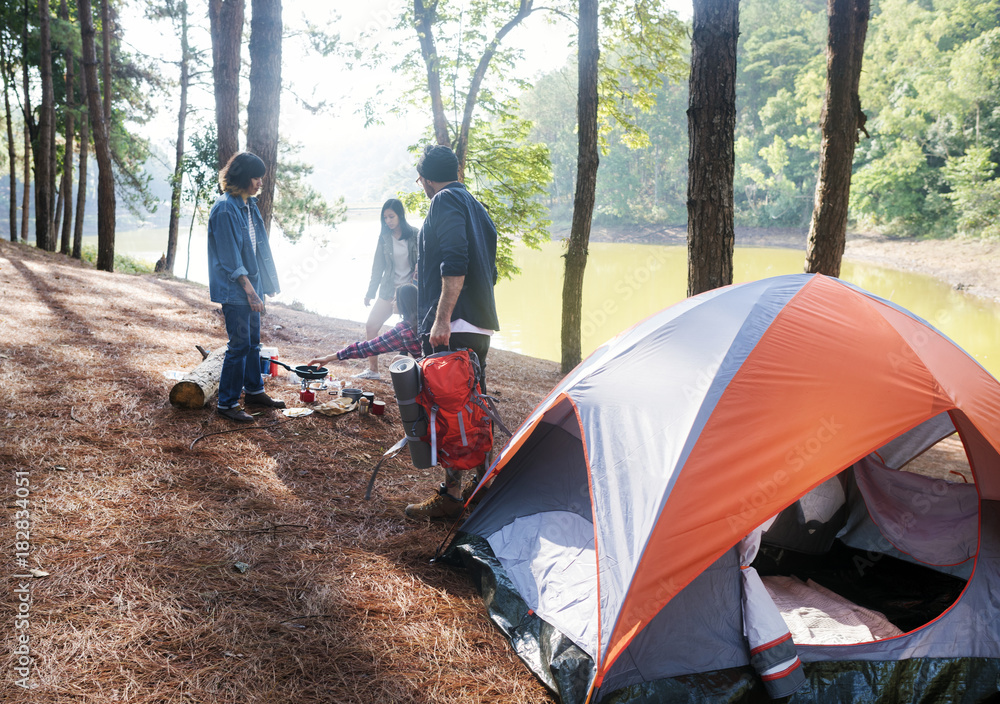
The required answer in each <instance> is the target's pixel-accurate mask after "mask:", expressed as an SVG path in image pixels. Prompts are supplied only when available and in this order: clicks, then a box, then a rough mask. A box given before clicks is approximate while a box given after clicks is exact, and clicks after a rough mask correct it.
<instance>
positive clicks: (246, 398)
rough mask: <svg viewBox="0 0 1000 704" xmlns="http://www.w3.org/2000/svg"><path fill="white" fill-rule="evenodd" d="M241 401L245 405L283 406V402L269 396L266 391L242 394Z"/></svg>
mask: <svg viewBox="0 0 1000 704" xmlns="http://www.w3.org/2000/svg"><path fill="white" fill-rule="evenodd" d="M243 403H244V404H246V405H247V406H267V407H268V408H284V407H285V402H284V401H281V400H279V399H276V398H271V397H270V396H268V395H267V393H266V392H264V391H261V392H260V393H257V394H243Z"/></svg>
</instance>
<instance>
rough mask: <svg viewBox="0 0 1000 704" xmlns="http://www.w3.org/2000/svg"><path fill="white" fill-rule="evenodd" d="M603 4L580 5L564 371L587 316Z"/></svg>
mask: <svg viewBox="0 0 1000 704" xmlns="http://www.w3.org/2000/svg"><path fill="white" fill-rule="evenodd" d="M597 2H598V0H580V29H579V31H580V40H579V43H580V46H579V68H578V72H579V90H578V94H577V124H578V126H579V130H578V151H577V175H576V198H575V200H574V202H573V224H572V226H571V229H570V235H569V244H568V246H567V249H566V273H565V276H564V277H563V295H562V303H563V310H562V371H563V373H564V374H565V373H567V372H569V371H570V370H571V369H573V367H575V366H576V365H577V364H579V363H580V358H581V347H580V345H581V341H580V330H581V321H582V317H583V316H582V310H583V275H584V271H585V270H586V268H587V249H588V245H589V244H590V222H591V219H592V218H593V214H594V196H595V192H596V188H597V167H598V165H599V163H600V154H599V152H598V145H597V101H598V98H597V65H598V59H599V58H600V48H599V46H598V41H597V38H598V37H597V17H598V13H597Z"/></svg>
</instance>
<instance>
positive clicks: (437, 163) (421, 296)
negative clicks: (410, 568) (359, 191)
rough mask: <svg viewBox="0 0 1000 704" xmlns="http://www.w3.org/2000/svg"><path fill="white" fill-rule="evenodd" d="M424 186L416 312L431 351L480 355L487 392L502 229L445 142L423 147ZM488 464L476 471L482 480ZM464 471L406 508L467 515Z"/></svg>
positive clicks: (414, 512)
mask: <svg viewBox="0 0 1000 704" xmlns="http://www.w3.org/2000/svg"><path fill="white" fill-rule="evenodd" d="M417 173H418V174H420V177H419V178H418V179H417V183H420V184H421V185H423V187H424V193H426V194H427V197H428V198H430V199H431V205H430V208H429V210H428V211H427V218H426V219H425V220H424V224H423V227H422V228H421V229H420V234H419V235H418V239H417V270H418V271H419V272H420V273H419V276H418V277H417V288H418V291H419V293H418V297H417V299H418V300H417V308H418V321H419V330H418V332H419V334H420V337H421V339H422V340H423V344H424V353H425V354H431V353H432V352H434V351H440V350H444V349H449V348H450V349H459V348H468V349H471V350H473V351H474V352H475V353H476V355H477V356H478V357H479V364H480V366H481V368H482V371H483V377H482V379H481V382H482V386H483V392H484V393H485V391H486V375H485V372H486V355H487V353H488V352H489V350H490V336H491V335H492V334H493V333H494V332H496V331H497V330H499V329H500V322H499V321H498V320H497V309H496V302H495V301H494V298H493V286H494V285H495V284H496V282H497V266H496V261H497V229H496V226H495V225H494V224H493V221H492V220H491V219H490V216H489V214H488V213H487V212H486V208H484V207H483V205H482V203H480V202H479V201H478V200H476V199H475V198H474V197H473V196H472V194H471V193H469V192H468V191H467V190H466V188H465V186H464V185H462V184H461V183H459V182H458V157H457V156H455V152H454V151H452V149H451V147H448V146H444V145H441V144H433V145H427V146H426V147H424V153H423V156H421V158H420V161H418V162H417ZM484 470H485V467H478V468H477V469H476V476H477V479H478V478H481V477H482V474H483V471H484ZM462 505H463V501H462V473H461V472H456V471H453V470H445V481H444V483H443V484H442V485H441V487H440V489H439V490H438V493H437V494H435V495H434V496H432V497H431V498H429V499H427V500H426V501H424V502H422V503H419V504H410V505H409V506H407V507H406V515H407V516H410V517H411V518H444V519H455V518H458V517H459V516H460V515H461V513H462Z"/></svg>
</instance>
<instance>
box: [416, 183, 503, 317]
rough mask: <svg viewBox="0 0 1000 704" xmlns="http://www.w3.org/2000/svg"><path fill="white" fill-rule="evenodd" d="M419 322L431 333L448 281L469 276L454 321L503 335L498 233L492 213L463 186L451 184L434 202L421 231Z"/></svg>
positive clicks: (438, 194)
mask: <svg viewBox="0 0 1000 704" xmlns="http://www.w3.org/2000/svg"><path fill="white" fill-rule="evenodd" d="M418 249H419V256H418V258H417V265H418V267H419V268H420V275H419V277H418V278H417V289H418V291H419V293H418V296H417V299H418V304H417V306H418V314H417V320H419V321H420V334H421V335H425V334H427V333H429V332H430V329H431V326H433V325H434V316H435V315H436V313H437V304H438V300H439V299H440V298H441V277H442V276H464V277H465V283H464V284H463V286H462V292H461V293H460V294H459V296H458V302H457V303H456V304H455V310H454V311H452V315H451V319H452V320H457V319H459V318H461V319H462V320H464V321H466V322H467V323H471V324H472V325H475V326H476V327H480V328H484V329H486V330H499V329H500V321H499V320H498V319H497V307H496V302H495V300H494V298H493V286H494V285H495V284H496V282H497V266H496V261H497V228H496V226H495V225H494V224H493V221H492V220H491V219H490V216H489V214H488V213H487V212H486V208H484V207H483V205H482V203H480V202H479V201H478V200H476V199H475V198H474V197H473V196H472V194H471V193H469V192H468V191H467V190H466V189H465V186H463V185H462V184H461V183H458V182H455V183H449V184H448V185H447V186H445V187H444V188H442V189H441V190H440V191H438V192H437V193H436V194H435V195H434V197H433V198H431V205H430V209H429V210H428V211H427V218H426V219H425V220H424V225H423V227H422V228H420V236H419V243H418Z"/></svg>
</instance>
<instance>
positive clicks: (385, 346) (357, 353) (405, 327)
mask: <svg viewBox="0 0 1000 704" xmlns="http://www.w3.org/2000/svg"><path fill="white" fill-rule="evenodd" d="M396 308H397V310H398V311H399V314H400V315H401V316H402V317H403V319H402V320H401V321H400V322H399V323H397V324H396V327H394V328H393V329H392V330H390V331H389V332H387V333H385V334H384V335H379V336H378V337H376V338H373V339H371V340H364V341H361V342H355V343H354V344H351V345H348V346H347V347H345V348H344V349H342V350H340V351H339V352H336V353H334V354H331V355H328V356H326V357H317V358H316V359H313V360H311V361H310V362H309V365H310V366H314V367H322V366H325V365H326V364H328V363H329V362H332V361H333V360H335V359H337V360H345V359H364V358H366V357H374V356H375V355H379V354H388V353H389V352H397V353H399V354H409V355H411V356H413V357H419V356H421V349H420V339H419V338H418V337H417V287H416V286H414V285H413V284H403V285H402V286H400V287H399V288H397V289H396Z"/></svg>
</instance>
